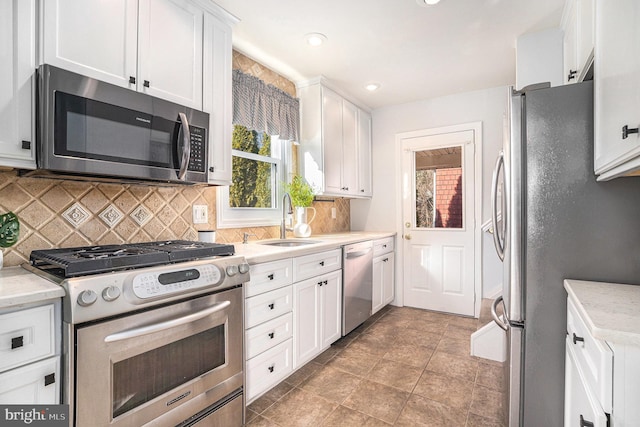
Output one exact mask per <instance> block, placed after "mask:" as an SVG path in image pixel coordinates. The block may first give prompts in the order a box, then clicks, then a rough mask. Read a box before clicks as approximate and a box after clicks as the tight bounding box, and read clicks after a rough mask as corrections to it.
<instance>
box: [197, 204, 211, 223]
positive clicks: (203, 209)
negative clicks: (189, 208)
mask: <svg viewBox="0 0 640 427" xmlns="http://www.w3.org/2000/svg"><path fill="white" fill-rule="evenodd" d="M208 208H209V207H208V206H207V205H193V223H194V224H206V223H208V222H209V213H208V210H209V209H208Z"/></svg>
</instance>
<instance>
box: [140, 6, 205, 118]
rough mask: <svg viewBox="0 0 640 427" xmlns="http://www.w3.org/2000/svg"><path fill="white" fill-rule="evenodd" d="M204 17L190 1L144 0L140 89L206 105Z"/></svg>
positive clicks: (187, 103)
mask: <svg viewBox="0 0 640 427" xmlns="http://www.w3.org/2000/svg"><path fill="white" fill-rule="evenodd" d="M203 17H204V12H203V10H202V9H200V8H198V7H196V6H193V5H192V4H190V3H188V2H186V1H182V0H140V5H139V20H138V74H137V75H138V77H139V78H138V79H137V82H136V84H137V85H138V90H142V91H143V92H145V93H148V94H149V95H153V96H157V97H160V98H163V99H168V100H170V101H173V102H176V103H178V104H182V105H187V106H191V107H194V108H197V109H202V30H203V25H204V22H203ZM140 80H142V81H140Z"/></svg>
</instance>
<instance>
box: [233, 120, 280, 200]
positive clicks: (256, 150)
mask: <svg viewBox="0 0 640 427" xmlns="http://www.w3.org/2000/svg"><path fill="white" fill-rule="evenodd" d="M232 148H233V149H234V150H239V151H243V152H245V153H252V154H257V155H260V156H265V157H271V137H270V136H269V135H267V134H259V133H258V132H256V131H251V130H248V129H247V128H246V127H244V126H239V125H234V127H233V139H232ZM232 169H233V170H232V174H233V175H232V182H233V184H232V185H231V187H230V188H229V206H231V207H232V208H238V207H242V208H246V207H255V208H270V207H272V204H273V202H272V200H273V197H272V191H273V188H272V186H273V185H272V182H273V178H272V175H273V169H274V166H273V164H272V163H269V162H266V161H259V160H254V159H248V158H245V157H241V156H237V155H234V156H233V167H232Z"/></svg>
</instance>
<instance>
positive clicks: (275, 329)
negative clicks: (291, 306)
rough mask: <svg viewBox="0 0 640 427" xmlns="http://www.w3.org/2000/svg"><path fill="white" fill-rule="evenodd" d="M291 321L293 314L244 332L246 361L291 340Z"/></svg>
mask: <svg viewBox="0 0 640 427" xmlns="http://www.w3.org/2000/svg"><path fill="white" fill-rule="evenodd" d="M292 319H293V314H292V313H288V314H285V315H284V316H280V317H278V318H275V319H273V320H269V321H268V322H265V323H262V324H260V325H258V326H255V327H253V328H251V329H249V330H248V331H246V332H245V334H244V337H245V340H244V342H245V349H246V354H247V360H248V359H251V358H252V357H255V356H257V355H259V354H260V353H262V352H264V351H266V350H269V349H270V348H272V347H275V346H276V345H278V344H280V343H282V342H284V341H286V340H288V339H289V338H291V337H292V336H293V321H292Z"/></svg>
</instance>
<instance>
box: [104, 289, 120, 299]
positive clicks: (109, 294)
mask: <svg viewBox="0 0 640 427" xmlns="http://www.w3.org/2000/svg"><path fill="white" fill-rule="evenodd" d="M119 296H120V288H119V287H117V286H109V287H108V288H104V289H103V290H102V299H103V300H105V301H107V302H111V301H115V300H116V299H118V297H119Z"/></svg>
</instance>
